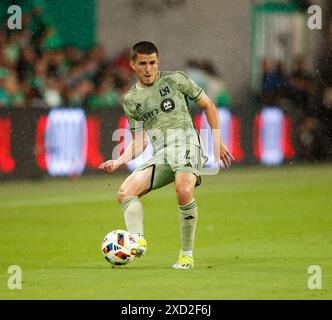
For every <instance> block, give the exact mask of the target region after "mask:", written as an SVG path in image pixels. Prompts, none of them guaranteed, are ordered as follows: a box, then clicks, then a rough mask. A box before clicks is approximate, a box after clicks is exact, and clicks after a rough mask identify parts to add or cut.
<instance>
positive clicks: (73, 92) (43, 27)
mask: <svg viewBox="0 0 332 320" xmlns="http://www.w3.org/2000/svg"><path fill="white" fill-rule="evenodd" d="M22 20H23V22H22V24H23V25H22V29H20V30H9V29H8V28H7V26H6V25H2V27H1V28H0V107H5V108H31V107H42V108H56V107H60V106H62V107H80V106H82V107H83V106H84V107H87V108H106V107H107V108H111V107H117V106H119V103H120V96H121V95H122V93H123V92H124V91H126V90H127V89H128V86H130V85H131V83H132V81H133V80H132V78H133V74H132V70H131V69H130V66H129V62H128V54H129V52H128V50H124V51H123V52H121V53H120V54H119V55H118V56H116V57H113V58H109V57H108V56H107V55H106V53H105V49H104V48H103V47H101V46H96V47H94V48H91V49H90V50H84V51H83V50H80V49H78V48H77V47H74V46H62V45H61V41H60V39H59V36H58V34H57V31H56V29H55V28H54V26H53V25H52V23H51V21H49V20H48V18H47V15H45V14H44V12H43V8H42V7H35V8H33V9H32V10H31V11H29V12H25V13H24V15H23V19H22Z"/></svg>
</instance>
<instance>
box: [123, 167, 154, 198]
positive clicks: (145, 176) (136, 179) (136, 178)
mask: <svg viewBox="0 0 332 320" xmlns="http://www.w3.org/2000/svg"><path fill="white" fill-rule="evenodd" d="M152 171H153V166H149V167H147V168H145V169H143V170H141V171H135V172H133V173H132V174H131V175H130V176H129V177H128V178H127V179H126V180H125V181H124V182H123V183H122V185H121V187H120V189H119V193H118V200H119V201H120V202H122V200H123V199H124V198H125V197H127V196H141V195H143V194H145V193H146V192H147V191H149V190H150V188H151V181H152Z"/></svg>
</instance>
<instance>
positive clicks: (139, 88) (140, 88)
mask: <svg viewBox="0 0 332 320" xmlns="http://www.w3.org/2000/svg"><path fill="white" fill-rule="evenodd" d="M160 77H161V71H158V77H157V80H156V81H154V82H152V83H151V84H150V85H148V86H147V87H142V86H141V85H140V84H139V82H136V89H138V90H143V89H147V88H151V87H153V86H154V84H155V83H157V82H158V80H159V79H160Z"/></svg>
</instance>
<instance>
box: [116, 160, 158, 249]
mask: <svg viewBox="0 0 332 320" xmlns="http://www.w3.org/2000/svg"><path fill="white" fill-rule="evenodd" d="M153 168H154V167H153V166H149V167H147V168H145V169H143V170H141V171H135V172H133V173H132V174H131V175H130V176H129V177H128V178H127V179H126V180H125V181H124V182H123V183H122V185H121V187H120V189H119V192H118V196H117V199H118V201H119V203H120V204H121V209H122V213H123V217H124V220H125V224H126V227H127V230H128V232H130V233H131V234H132V235H133V237H134V239H135V240H136V241H137V243H138V244H139V248H138V251H137V252H136V256H140V255H142V254H145V253H146V250H147V248H146V247H147V244H146V241H145V239H144V229H143V220H144V212H143V206H142V203H141V201H140V197H141V196H142V195H144V194H145V193H147V192H148V191H149V190H150V189H151V183H152V174H153Z"/></svg>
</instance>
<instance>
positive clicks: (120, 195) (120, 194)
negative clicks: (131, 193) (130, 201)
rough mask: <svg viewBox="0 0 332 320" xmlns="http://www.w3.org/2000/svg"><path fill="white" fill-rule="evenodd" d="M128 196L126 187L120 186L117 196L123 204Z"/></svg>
mask: <svg viewBox="0 0 332 320" xmlns="http://www.w3.org/2000/svg"><path fill="white" fill-rule="evenodd" d="M126 196H127V194H126V192H125V189H123V188H120V189H119V191H118V194H117V196H116V198H117V200H118V201H119V203H120V204H121V203H122V201H123V199H124V198H125V197H126Z"/></svg>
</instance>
